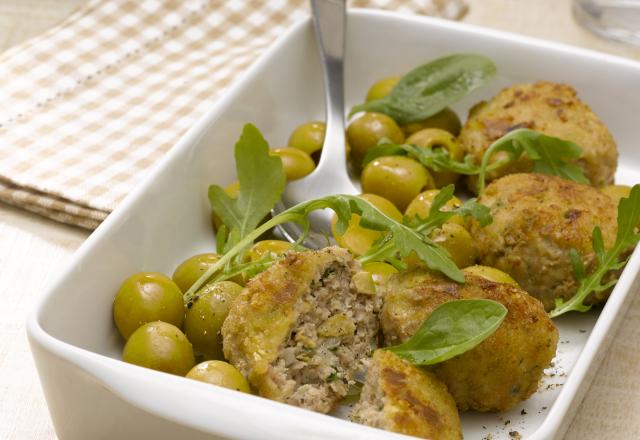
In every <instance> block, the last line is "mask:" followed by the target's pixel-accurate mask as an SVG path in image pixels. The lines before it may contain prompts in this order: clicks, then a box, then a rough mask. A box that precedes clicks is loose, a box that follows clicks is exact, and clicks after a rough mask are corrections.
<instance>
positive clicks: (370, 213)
mask: <svg viewBox="0 0 640 440" xmlns="http://www.w3.org/2000/svg"><path fill="white" fill-rule="evenodd" d="M326 208H330V209H332V210H333V211H335V213H336V216H337V218H338V221H337V223H336V229H337V231H338V233H339V234H342V233H344V232H345V231H346V229H347V226H348V224H349V220H350V219H351V216H352V215H353V214H358V215H360V224H361V225H362V226H363V227H365V228H368V229H373V230H377V231H388V233H387V235H386V240H387V244H388V245H389V246H390V248H391V249H392V250H393V252H394V253H397V254H399V255H400V256H407V255H409V254H410V253H411V252H414V251H415V252H416V254H417V255H418V257H420V259H421V260H422V261H424V263H425V264H426V265H427V267H429V268H430V269H432V270H434V271H438V272H441V273H443V274H444V275H446V276H447V277H449V278H451V279H452V280H454V281H458V282H464V274H463V273H462V271H461V270H460V269H458V267H457V266H456V265H455V263H453V261H451V259H450V258H449V256H448V254H447V252H446V251H445V250H443V249H442V248H440V247H439V246H438V245H436V244H435V243H433V242H432V241H431V240H429V239H427V238H425V237H424V236H423V235H422V234H421V233H420V232H418V231H415V230H413V229H411V228H409V227H408V226H406V225H403V224H401V223H398V222H397V221H395V220H393V219H392V218H390V217H387V216H386V215H385V214H384V213H382V212H381V211H380V210H378V208H376V207H375V206H373V205H372V204H370V203H369V202H367V201H366V200H364V199H361V198H359V197H356V196H349V195H331V196H327V197H322V198H319V199H314V200H309V201H306V202H302V203H299V204H297V205H295V206H293V207H291V208H289V209H287V210H285V211H283V212H281V213H280V214H278V215H276V216H275V217H273V218H271V219H270V220H268V221H267V222H265V223H263V224H262V225H260V226H258V227H257V228H256V229H254V230H253V231H251V232H249V233H248V234H247V235H245V236H244V237H243V238H242V239H240V240H239V241H238V242H237V243H236V244H235V245H234V246H233V247H232V248H231V249H229V250H228V251H227V252H226V253H225V254H224V255H223V256H222V257H221V258H220V259H219V260H218V261H216V262H215V263H214V264H213V265H212V266H211V267H210V268H209V269H208V270H207V271H206V272H205V273H204V274H203V275H202V276H201V277H200V278H199V279H198V280H197V281H196V282H195V283H193V285H192V286H191V288H189V290H188V291H187V292H185V294H184V301H185V304H186V305H187V306H189V304H191V302H192V301H193V297H194V294H195V293H196V291H197V290H198V289H199V288H200V287H201V286H202V285H203V284H204V283H205V282H206V281H207V280H208V279H209V278H211V277H212V275H213V274H215V273H217V272H218V271H219V270H221V269H222V268H224V267H225V266H226V265H227V264H228V263H229V262H230V261H232V260H233V259H234V258H235V257H236V256H237V255H239V254H240V253H241V252H242V251H243V250H244V249H245V248H246V246H248V245H249V244H251V243H252V242H253V240H255V239H256V238H257V237H259V236H260V235H262V234H263V233H265V232H267V231H268V230H270V229H271V228H273V227H275V226H277V225H280V224H282V223H288V222H294V223H297V224H299V225H300V226H301V227H302V228H303V230H304V231H307V232H308V231H309V228H310V225H309V219H308V215H309V213H311V212H313V211H315V210H318V209H326ZM302 239H303V238H301V240H302Z"/></svg>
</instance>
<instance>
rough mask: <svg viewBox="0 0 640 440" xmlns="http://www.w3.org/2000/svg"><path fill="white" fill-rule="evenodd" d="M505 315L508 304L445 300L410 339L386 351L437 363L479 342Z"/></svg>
mask: <svg viewBox="0 0 640 440" xmlns="http://www.w3.org/2000/svg"><path fill="white" fill-rule="evenodd" d="M506 315H507V308H506V307H505V306H503V305H502V304H500V303H499V302H496V301H492V300H488V299H461V300H455V301H450V302H446V303H444V304H441V305H440V306H438V307H437V308H436V309H435V310H434V311H433V312H432V313H431V315H429V317H428V318H427V319H425V320H424V322H423V323H422V325H421V326H420V328H419V329H418V331H417V332H416V333H415V334H414V335H413V336H412V337H411V338H410V339H408V340H407V341H405V342H403V343H402V344H400V345H395V346H393V347H387V348H386V350H389V351H392V352H393V353H395V354H396V355H398V356H399V357H401V358H403V359H405V360H407V361H409V362H411V363H413V364H416V365H433V364H437V363H439V362H443V361H446V360H447V359H451V358H453V357H455V356H458V355H459V354H462V353H464V352H466V351H469V350H471V349H472V348H473V347H475V346H477V345H478V344H480V343H481V342H482V341H484V340H485V339H486V338H487V337H489V336H491V335H492V334H493V332H495V331H496V330H497V329H498V327H499V326H500V324H501V323H502V321H503V320H504V318H505V316H506Z"/></svg>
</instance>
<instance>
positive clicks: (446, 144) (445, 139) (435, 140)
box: [406, 128, 464, 188]
mask: <svg viewBox="0 0 640 440" xmlns="http://www.w3.org/2000/svg"><path fill="white" fill-rule="evenodd" d="M406 142H407V143H408V144H413V145H417V146H418V147H421V148H427V149H430V150H432V149H437V148H443V149H445V150H447V152H448V153H449V157H451V158H452V159H454V160H456V161H461V160H462V159H463V158H464V152H463V151H462V148H461V147H460V145H459V144H458V141H457V140H456V138H455V137H454V136H453V135H452V134H451V133H449V132H448V131H445V130H441V129H439V128H425V129H423V130H420V131H417V132H415V133H414V134H412V135H411V136H409V137H408V138H407V140H406ZM431 174H432V175H433V180H434V181H435V182H436V186H437V187H438V188H442V187H443V186H446V185H449V184H452V183H456V181H457V180H458V177H460V175H459V174H458V173H455V172H453V171H431Z"/></svg>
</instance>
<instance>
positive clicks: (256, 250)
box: [246, 240, 293, 262]
mask: <svg viewBox="0 0 640 440" xmlns="http://www.w3.org/2000/svg"><path fill="white" fill-rule="evenodd" d="M292 249H293V245H292V244H291V243H289V242H288V241H284V240H262V241H258V242H257V243H255V244H254V245H253V246H251V249H249V250H248V251H247V254H246V258H247V260H248V261H254V262H255V261H259V260H262V259H263V258H264V257H266V256H267V255H271V256H272V257H276V256H280V255H283V254H285V253H287V252H289V251H290V250H292Z"/></svg>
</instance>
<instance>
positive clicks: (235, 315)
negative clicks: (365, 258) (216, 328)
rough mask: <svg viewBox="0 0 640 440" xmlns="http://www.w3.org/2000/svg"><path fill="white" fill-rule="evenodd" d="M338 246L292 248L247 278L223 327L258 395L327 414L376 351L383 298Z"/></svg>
mask: <svg viewBox="0 0 640 440" xmlns="http://www.w3.org/2000/svg"><path fill="white" fill-rule="evenodd" d="M358 269H359V264H358V263H357V262H355V261H354V260H353V258H352V257H351V255H350V254H349V252H348V251H347V250H345V249H342V248H338V247H330V248H325V249H322V250H318V251H307V252H291V253H289V254H287V255H286V256H285V257H284V258H283V259H282V260H280V261H279V262H277V263H275V264H274V265H273V266H271V267H270V268H269V269H267V270H266V271H265V272H263V273H261V274H259V275H257V276H256V277H255V278H253V279H252V280H251V281H250V282H249V283H247V285H246V287H245V289H244V290H243V292H242V293H241V294H240V295H239V297H238V298H237V299H236V301H235V302H234V303H233V306H232V308H231V310H230V312H229V315H228V317H227V319H226V320H225V322H224V325H223V328H222V335H223V349H224V354H225V357H226V358H227V359H228V360H229V361H230V362H231V363H232V364H233V365H234V366H235V367H236V368H238V369H239V370H240V371H241V372H242V373H243V374H244V375H245V376H246V377H247V378H248V380H249V382H250V383H251V385H252V386H253V387H254V388H255V389H256V390H257V391H258V392H259V394H260V395H262V396H264V397H267V398H270V399H274V400H278V401H280V402H285V403H289V404H291V405H295V406H299V407H302V408H307V409H311V410H314V411H318V412H322V413H327V412H329V411H331V410H333V409H334V407H335V406H336V404H337V403H338V401H339V400H340V399H341V398H342V397H344V396H345V395H346V393H347V390H348V387H349V386H350V385H351V384H353V383H354V376H355V374H356V373H357V372H359V371H364V367H365V364H366V362H367V360H368V358H369V356H371V352H372V351H373V349H375V345H376V337H377V333H378V327H379V324H378V317H377V312H378V309H379V301H378V300H377V298H376V296H375V295H371V294H364V293H360V292H358V291H357V289H356V287H355V284H354V283H353V282H352V275H353V274H354V273H355V272H356V271H357V270H358Z"/></svg>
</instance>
